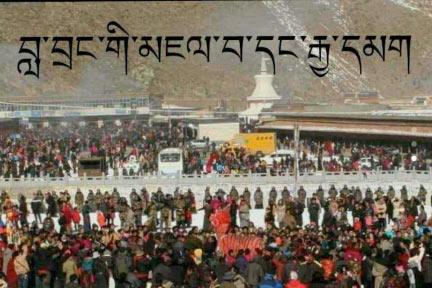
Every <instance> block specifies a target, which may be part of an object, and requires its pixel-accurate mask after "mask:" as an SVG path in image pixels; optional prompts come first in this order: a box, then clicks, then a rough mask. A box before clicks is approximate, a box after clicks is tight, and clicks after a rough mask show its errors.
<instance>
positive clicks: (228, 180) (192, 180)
mask: <svg viewBox="0 0 432 288" xmlns="http://www.w3.org/2000/svg"><path fill="white" fill-rule="evenodd" d="M295 178H296V177H295V175H294V174H293V173H280V174H278V175H271V174H252V173H250V174H227V175H225V174H190V175H188V174H185V175H177V176H162V175H151V174H148V175H139V176H98V177H95V176H85V177H62V178H53V177H43V178H24V177H23V178H0V189H8V188H16V189H20V188H22V189H26V188H27V189H29V188H38V189H43V188H48V187H59V188H61V187H70V186H81V187H85V186H98V185H101V186H114V187H122V186H131V185H160V186H162V185H203V186H211V185H220V184H257V185H260V184H294V183H295ZM392 181H399V182H407V183H409V182H413V183H420V184H422V183H432V172H431V171H430V170H429V171H420V170H404V171H402V170H392V171H368V172H367V173H366V174H363V173H362V172H361V171H351V172H310V173H300V174H299V175H298V176H297V183H298V185H302V184H322V183H349V182H352V183H354V182H357V183H358V182H364V183H379V182H392Z"/></svg>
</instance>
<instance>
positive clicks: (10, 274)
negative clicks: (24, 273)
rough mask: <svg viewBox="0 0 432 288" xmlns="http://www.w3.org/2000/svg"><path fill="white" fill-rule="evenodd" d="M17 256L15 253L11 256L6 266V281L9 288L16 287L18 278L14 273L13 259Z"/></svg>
mask: <svg viewBox="0 0 432 288" xmlns="http://www.w3.org/2000/svg"><path fill="white" fill-rule="evenodd" d="M17 255H18V252H16V251H15V252H14V253H13V254H12V258H11V259H10V260H9V262H8V265H7V273H6V279H7V282H8V285H9V287H10V288H17V287H18V276H17V274H16V272H15V258H16V256H17Z"/></svg>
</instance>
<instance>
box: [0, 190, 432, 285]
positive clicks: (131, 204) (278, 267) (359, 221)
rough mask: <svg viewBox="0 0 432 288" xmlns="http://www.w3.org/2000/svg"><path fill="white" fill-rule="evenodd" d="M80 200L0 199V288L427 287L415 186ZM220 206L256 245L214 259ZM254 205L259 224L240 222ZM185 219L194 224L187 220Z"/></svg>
mask: <svg viewBox="0 0 432 288" xmlns="http://www.w3.org/2000/svg"><path fill="white" fill-rule="evenodd" d="M85 194H86V195H85ZM85 194H84V192H83V191H81V190H80V189H77V191H75V192H74V193H73V195H72V196H71V195H70V193H69V192H68V191H61V192H60V193H59V194H57V193H56V192H54V191H52V192H45V193H42V191H37V192H36V193H34V194H33V197H32V199H29V200H27V199H26V197H25V196H24V195H23V194H19V195H18V197H17V200H16V201H15V200H14V199H11V198H10V195H9V194H8V193H7V192H6V191H3V192H2V193H1V195H0V201H1V205H0V206H1V209H2V210H1V213H2V215H3V216H4V217H3V219H4V221H2V223H0V235H1V236H0V257H1V259H0V265H1V269H2V270H1V271H3V272H2V273H0V287H19V288H21V287H22V288H27V287H109V285H110V279H111V278H112V279H113V280H114V283H115V287H157V288H159V287H197V288H198V287H220V288H243V287H250V288H269V287H286V288H299V287H300V288H301V287H359V288H360V287H361V286H363V287H371V288H381V287H389V288H392V287H400V288H404V287H407V288H411V287H432V286H431V285H432V254H431V253H432V239H431V231H432V230H431V229H432V218H431V217H430V215H428V214H427V213H426V209H425V205H426V203H427V202H429V201H428V200H429V199H428V192H427V191H426V189H425V188H424V187H423V186H421V187H420V189H419V191H418V192H414V191H409V192H408V190H407V188H406V187H405V186H404V187H402V189H401V190H400V191H396V190H395V189H394V188H393V187H391V186H389V187H388V189H386V191H385V190H384V189H381V188H378V189H377V190H376V191H372V190H371V189H367V190H366V191H362V190H361V189H360V188H359V187H348V186H344V187H343V188H342V189H339V190H338V189H337V188H336V187H335V186H331V187H330V188H329V189H328V191H324V189H322V187H321V186H320V187H318V189H317V190H316V191H309V193H308V192H307V191H306V190H305V189H304V188H303V187H300V188H299V190H298V191H289V189H288V188H287V187H285V188H284V189H282V190H279V191H277V189H276V188H272V189H271V190H270V191H262V190H261V189H260V188H259V187H257V188H256V190H255V191H249V189H247V188H246V189H245V190H244V191H242V193H240V192H239V191H238V190H237V189H236V187H232V188H231V190H230V191H224V190H222V189H218V190H216V191H213V192H211V189H210V188H209V187H208V188H207V189H205V193H204V195H205V196H204V198H203V199H202V200H199V201H197V199H196V198H195V194H194V193H193V192H192V191H191V190H190V189H189V190H188V191H186V192H183V191H181V190H179V189H176V190H175V191H174V193H172V194H171V193H164V192H163V189H158V190H157V191H155V192H153V193H149V192H148V191H147V190H146V189H145V188H143V189H141V191H140V192H137V191H136V190H132V191H131V192H130V194H129V199H127V197H122V196H121V195H120V193H119V192H118V191H117V189H115V188H114V189H113V190H112V191H110V192H108V191H105V192H102V191H100V190H97V191H96V193H94V192H93V191H91V190H89V191H86V193H85ZM431 200H432V199H431ZM200 202H202V203H200ZM224 209H225V210H227V211H229V215H230V228H229V233H230V234H233V235H239V236H254V237H259V238H260V239H262V243H263V245H262V247H260V248H256V249H254V250H253V251H251V250H249V249H241V247H240V249H237V250H236V249H234V247H233V249H232V250H229V251H228V253H226V254H225V255H224V254H223V253H222V252H221V250H220V249H218V241H219V240H220V239H218V235H216V234H215V231H214V227H213V225H212V222H211V219H212V218H211V217H212V215H213V214H214V213H215V212H217V211H220V210H224ZM260 209H264V210H265V213H264V215H265V216H264V217H265V227H255V223H254V220H253V217H252V218H251V216H253V213H256V211H257V210H260ZM199 210H204V211H203V212H199ZM306 212H308V213H307V214H308V215H309V219H310V221H309V222H308V223H307V224H306V223H303V218H304V217H302V216H303V215H305V213H306ZM196 213H200V214H199V215H203V216H202V219H201V220H200V221H202V226H200V227H195V226H192V225H191V224H192V221H191V220H192V216H193V215H194V214H196ZM307 214H306V215H307ZM321 214H322V215H321ZM41 215H44V219H42V216H41ZM92 215H96V217H91V216H92ZM197 215H198V214H197ZM197 215H196V216H195V217H197ZM350 215H352V219H353V220H352V221H351V220H350ZM29 219H34V221H33V220H32V221H29ZM116 220H120V222H119V223H120V224H119V225H117V224H115V223H118V221H116ZM305 224H306V225H305ZM222 237H223V236H222ZM244 244H246V243H244ZM245 247H247V246H246V245H245Z"/></svg>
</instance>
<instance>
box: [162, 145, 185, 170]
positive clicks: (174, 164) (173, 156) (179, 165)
mask: <svg viewBox="0 0 432 288" xmlns="http://www.w3.org/2000/svg"><path fill="white" fill-rule="evenodd" d="M182 173H183V150H182V149H179V148H167V149H164V150H162V151H161V152H159V156H158V174H159V175H181V174H182Z"/></svg>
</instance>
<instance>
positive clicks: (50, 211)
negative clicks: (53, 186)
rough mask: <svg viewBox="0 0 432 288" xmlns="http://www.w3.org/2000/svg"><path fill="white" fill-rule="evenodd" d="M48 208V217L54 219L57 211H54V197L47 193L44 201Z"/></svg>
mask: <svg viewBox="0 0 432 288" xmlns="http://www.w3.org/2000/svg"><path fill="white" fill-rule="evenodd" d="M45 201H46V203H47V205H48V208H47V215H48V216H49V217H55V216H56V214H57V209H56V201H55V199H54V197H53V196H52V195H51V193H47V194H46V199H45Z"/></svg>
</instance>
